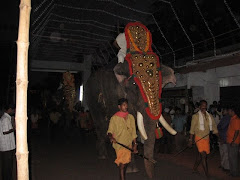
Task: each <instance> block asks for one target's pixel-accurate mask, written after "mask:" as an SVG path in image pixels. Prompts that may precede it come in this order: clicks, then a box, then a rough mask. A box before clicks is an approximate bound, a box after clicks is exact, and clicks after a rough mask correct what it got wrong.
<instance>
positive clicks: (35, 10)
mask: <svg viewBox="0 0 240 180" xmlns="http://www.w3.org/2000/svg"><path fill="white" fill-rule="evenodd" d="M45 2H47V0H44V1H42V2H41V3H40V4H39V5H38V6H37V7H36V8H35V9H34V10H33V12H37V11H38V10H39V8H41V7H42V5H43V4H44V3H45Z"/></svg>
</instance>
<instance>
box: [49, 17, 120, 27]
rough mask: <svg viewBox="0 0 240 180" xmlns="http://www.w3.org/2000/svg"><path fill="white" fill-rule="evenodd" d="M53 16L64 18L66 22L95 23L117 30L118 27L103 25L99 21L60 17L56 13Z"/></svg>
mask: <svg viewBox="0 0 240 180" xmlns="http://www.w3.org/2000/svg"><path fill="white" fill-rule="evenodd" d="M53 15H54V16H56V17H59V18H62V19H66V20H71V21H78V22H82V21H83V22H93V23H97V24H100V25H103V26H107V27H112V28H116V26H113V25H109V24H105V23H101V22H98V21H96V20H83V19H74V18H69V17H64V16H60V15H58V14H55V13H53Z"/></svg>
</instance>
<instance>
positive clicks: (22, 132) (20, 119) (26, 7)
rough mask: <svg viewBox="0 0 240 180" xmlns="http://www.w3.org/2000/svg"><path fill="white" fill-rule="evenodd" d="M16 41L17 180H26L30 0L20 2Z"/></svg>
mask: <svg viewBox="0 0 240 180" xmlns="http://www.w3.org/2000/svg"><path fill="white" fill-rule="evenodd" d="M19 8H20V16H19V29H18V40H17V78H16V91H17V92H16V157H17V179H18V180H28V179H29V170H28V145H27V87H28V47H29V24H30V11H31V0H21V3H20V6H19Z"/></svg>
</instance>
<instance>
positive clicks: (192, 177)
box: [14, 131, 237, 180]
mask: <svg viewBox="0 0 240 180" xmlns="http://www.w3.org/2000/svg"><path fill="white" fill-rule="evenodd" d="M60 134H63V133H60ZM60 134H59V135H58V139H57V141H56V142H55V143H49V140H48V136H47V133H43V134H41V135H38V136H36V135H34V136H32V137H31V138H30V141H29V152H30V154H29V162H30V163H29V165H30V180H115V179H116V180H118V179H119V178H118V168H117V166H116V165H115V164H114V158H115V153H114V151H113V149H112V148H111V147H110V148H109V152H110V153H109V154H110V157H109V158H108V159H107V160H98V159H97V152H96V148H95V141H96V140H95V139H96V138H95V136H94V135H93V134H89V135H88V136H87V143H86V144H82V143H81V141H80V139H81V138H80V137H79V134H78V133H74V131H72V133H71V135H69V136H68V138H66V136H63V135H60ZM155 159H156V160H157V161H158V162H157V164H156V167H155V178H154V179H155V180H159V179H161V180H201V179H206V178H205V177H204V176H203V172H202V167H201V166H200V167H199V171H200V174H192V171H191V169H192V165H193V163H194V153H193V150H192V149H188V150H186V151H184V152H183V153H182V154H181V155H179V156H177V157H175V158H173V154H157V155H156V157H155ZM136 164H137V167H138V169H139V170H140V171H139V172H137V173H131V174H127V179H128V180H135V179H136V180H147V179H148V178H147V176H146V173H145V170H144V164H143V160H142V159H141V158H140V157H138V156H136ZM219 164H220V158H219V154H218V152H215V153H214V154H212V155H211V156H210V159H209V171H210V175H211V179H216V180H218V179H223V180H225V179H226V180H231V179H232V180H235V179H237V178H230V177H229V176H228V175H227V174H226V173H224V172H223V171H221V170H220V169H219V168H218V166H219ZM14 177H15V178H14V179H16V175H14Z"/></svg>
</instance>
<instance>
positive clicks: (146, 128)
mask: <svg viewBox="0 0 240 180" xmlns="http://www.w3.org/2000/svg"><path fill="white" fill-rule="evenodd" d="M161 74H162V87H164V86H165V85H166V84H168V83H173V84H175V83H176V77H175V75H174V71H173V69H171V68H170V67H167V66H164V65H161ZM84 92H85V93H86V101H87V104H88V108H89V110H90V112H91V115H92V118H93V121H94V125H95V129H96V134H97V150H98V153H99V158H105V157H106V156H107V150H106V145H105V142H106V140H107V134H106V133H107V128H108V125H109V121H110V118H111V116H112V115H114V114H115V113H116V112H117V111H118V107H117V101H118V99H120V98H123V97H124V98H127V99H128V111H129V113H131V114H132V115H133V116H134V117H135V119H137V125H138V129H139V131H140V134H141V135H142V137H143V139H145V141H144V156H146V157H148V158H150V159H153V154H154V144H155V129H156V123H157V120H152V119H151V118H150V117H149V116H148V115H147V113H146V111H145V102H144V101H143V98H142V96H141V93H140V90H139V88H138V86H137V85H136V83H135V81H134V79H133V77H131V76H130V74H129V65H128V63H127V61H124V62H123V63H118V64H117V65H116V66H115V67H114V69H106V68H102V69H99V70H97V71H95V72H94V73H92V74H91V76H90V78H89V79H88V81H87V83H86V85H85V91H84ZM160 122H161V123H162V125H163V127H165V128H166V129H167V130H168V131H169V132H170V133H172V134H176V132H175V131H174V130H173V129H171V127H170V126H169V125H168V124H167V123H166V122H165V120H164V118H163V117H162V116H161V117H160ZM144 165H145V170H146V173H147V175H148V176H149V178H152V177H153V176H154V164H153V163H151V162H149V161H147V160H144Z"/></svg>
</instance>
